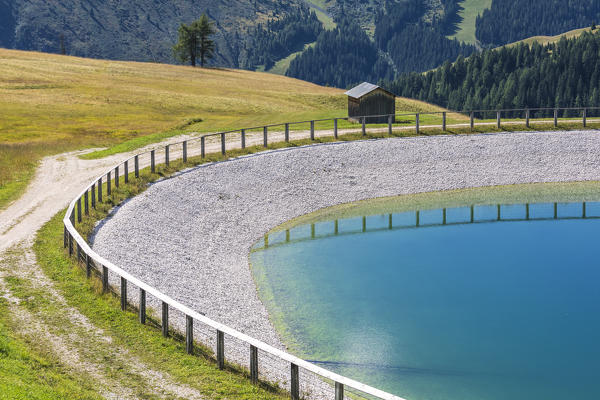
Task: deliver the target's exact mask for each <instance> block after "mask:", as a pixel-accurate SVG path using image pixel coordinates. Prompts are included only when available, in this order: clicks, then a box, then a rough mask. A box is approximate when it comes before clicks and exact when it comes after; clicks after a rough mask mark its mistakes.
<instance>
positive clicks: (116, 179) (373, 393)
mask: <svg viewBox="0 0 600 400" xmlns="http://www.w3.org/2000/svg"><path fill="white" fill-rule="evenodd" d="M592 110H596V111H597V110H600V107H589V108H579V109H573V108H536V109H533V108H532V109H516V110H515V109H513V110H485V111H477V110H473V111H471V110H469V111H464V112H453V111H448V112H446V111H441V112H424V113H409V114H388V115H382V116H373V115H369V116H363V117H355V118H349V117H340V118H330V119H319V120H307V121H299V122H286V123H280V124H271V125H264V126H258V127H251V128H244V129H238V130H232V131H226V132H217V133H212V134H205V135H202V136H200V137H198V138H193V139H188V140H184V141H180V142H175V143H170V144H167V145H165V146H164V164H165V165H166V166H168V165H169V163H170V162H171V161H173V159H172V158H171V150H172V148H173V147H174V146H181V160H182V161H183V162H184V163H187V161H188V155H189V153H190V151H189V145H190V143H197V142H200V149H199V156H200V157H202V158H204V157H205V156H206V139H207V138H211V137H219V138H220V149H221V153H222V154H226V150H227V146H226V145H227V142H226V135H227V134H232V133H239V140H240V148H242V149H244V148H245V147H246V133H247V132H248V131H255V130H262V131H263V146H264V147H267V146H268V134H269V128H274V127H282V128H283V133H284V140H285V141H286V142H288V141H289V140H290V133H291V131H290V126H292V125H298V124H310V128H309V129H310V130H309V132H310V139H312V140H314V139H315V132H316V131H315V124H316V123H317V122H333V136H334V138H336V139H337V138H338V133H339V127H338V122H339V121H348V122H352V121H358V122H359V127H357V128H358V129H359V130H360V131H362V135H363V136H366V134H367V123H368V119H369V118H372V117H387V121H388V123H387V128H388V132H389V133H390V134H391V133H392V132H393V129H394V123H395V118H396V117H402V116H404V117H406V116H410V117H412V116H414V118H415V125H414V128H415V130H416V133H417V134H418V133H419V129H420V125H419V122H420V116H421V115H429V114H441V115H442V123H441V125H439V126H440V127H441V129H442V131H446V129H447V123H446V119H447V114H450V113H456V114H466V115H469V116H470V127H471V129H473V128H474V126H475V125H476V123H475V119H474V116H475V114H476V113H490V112H491V113H496V115H497V125H498V127H499V128H500V126H501V116H502V113H508V112H510V113H513V114H514V113H517V112H524V113H525V124H526V126H529V123H530V116H531V114H530V113H532V112H544V111H552V112H553V118H554V126H558V113H559V112H560V111H564V112H568V111H581V112H582V123H583V126H586V124H587V116H588V111H592ZM538 122H539V121H538ZM486 124H489V123H486ZM379 125H382V124H379ZM383 125H385V124H383ZM436 126H437V125H436ZM461 126H462V125H461ZM429 127H431V125H430V126H429ZM402 128H403V129H406V128H407V127H406V126H402ZM408 128H410V126H408ZM329 129H331V128H329ZM376 129H378V130H381V127H380V126H379V127H377V128H376ZM304 131H306V130H304ZM160 149H162V147H161V148H160ZM157 150H159V148H155V149H153V150H150V151H148V152H145V153H140V154H136V155H135V156H133V157H130V158H128V159H126V160H124V161H123V162H121V163H119V164H118V165H116V166H115V167H113V168H111V169H110V170H108V171H106V172H105V173H104V174H102V175H101V176H99V177H98V178H97V179H95V180H94V181H93V182H91V183H90V184H89V185H88V186H87V187H86V188H85V189H83V190H82V191H81V193H80V194H79V195H78V196H77V197H76V198H75V199H74V200H73V201H72V202H71V203H70V204H69V207H68V209H67V213H66V215H65V217H64V219H63V224H64V247H65V248H67V247H68V249H69V255H71V256H73V255H75V256H76V258H77V261H78V262H79V263H83V264H84V265H85V267H86V271H87V275H88V277H89V276H90V275H91V271H92V270H96V271H98V272H99V273H100V276H101V281H102V287H103V290H104V291H108V290H109V283H108V275H109V271H110V273H113V274H116V276H117V277H118V278H120V283H121V284H120V297H121V308H122V309H123V310H126V308H127V290H128V287H129V285H133V286H135V287H137V288H138V289H139V306H138V313H139V321H140V323H145V322H146V303H147V296H148V295H151V296H153V297H154V299H156V300H158V301H159V302H160V303H161V306H162V307H161V328H162V333H163V335H164V336H168V335H169V310H170V309H173V310H176V311H178V312H180V313H182V314H183V315H185V321H186V329H185V341H186V351H187V353H193V350H194V337H193V336H194V323H200V324H202V325H203V326H206V327H210V328H212V329H214V330H216V338H215V339H216V359H217V364H218V366H219V368H220V369H223V368H224V366H225V351H224V350H225V341H224V338H225V335H228V337H230V338H232V339H234V340H235V341H238V342H242V343H245V344H247V345H249V347H250V354H249V356H250V357H249V360H250V362H249V370H250V379H251V380H252V382H253V383H257V382H258V379H259V366H258V351H259V350H260V351H262V352H263V353H264V354H265V355H266V356H268V357H271V358H275V359H277V360H279V361H284V362H286V363H289V366H290V370H289V383H290V387H289V392H290V395H291V398H292V399H294V400H298V399H300V398H301V393H300V377H301V376H302V375H301V374H300V368H302V369H303V370H305V371H308V372H310V373H312V374H315V375H317V376H318V377H320V378H321V379H322V380H323V381H324V382H331V383H333V385H332V386H333V387H334V388H335V390H334V392H333V394H334V396H335V399H336V400H342V399H344V398H345V396H344V391H345V390H346V391H347V392H350V393H352V394H354V395H355V394H358V393H356V392H357V391H358V392H360V394H362V396H363V397H365V396H364V395H367V396H369V397H366V398H373V397H374V398H378V399H384V400H403V399H402V398H400V397H398V396H395V395H393V394H390V393H387V392H384V391H382V390H379V389H376V388H373V387H371V386H368V385H365V384H363V383H360V382H358V381H355V380H353V379H350V378H347V377H344V376H342V375H339V374H337V373H334V372H331V371H329V370H326V369H324V368H321V367H319V366H317V365H315V364H313V363H311V362H308V361H305V360H302V359H300V358H298V357H296V356H293V355H291V354H289V353H287V352H285V351H282V350H280V349H277V348H275V347H273V346H270V345H268V344H266V343H264V342H262V341H260V340H257V339H255V338H252V337H250V336H248V335H246V334H244V333H242V332H239V331H237V330H235V329H233V328H231V327H229V326H226V325H224V324H221V323H219V322H217V321H214V320H212V319H210V318H208V317H206V316H205V315H203V314H202V313H199V312H197V311H194V310H192V309H191V308H189V307H187V306H185V305H183V304H181V303H179V302H178V301H176V300H174V299H173V298H171V297H169V296H167V295H166V294H164V293H162V292H160V291H159V290H157V289H156V288H154V287H152V286H150V285H148V284H146V283H145V282H143V281H142V280H140V279H138V278H136V277H135V276H133V275H131V274H129V273H128V272H127V271H125V270H123V269H121V268H120V267H118V266H116V265H115V264H113V263H112V262H110V261H109V260H107V259H105V258H103V257H101V256H100V255H98V254H97V253H95V252H94V251H93V250H92V248H91V247H90V246H89V245H88V243H87V242H86V241H85V240H84V238H82V237H81V235H80V234H79V232H78V231H77V230H76V228H75V226H76V223H80V222H81V221H82V218H83V215H88V214H89V210H90V207H91V208H95V207H96V204H97V202H99V203H101V202H103V188H104V184H106V194H107V195H110V194H111V191H112V184H113V183H114V185H115V187H119V184H120V181H121V178H120V174H122V175H123V180H124V182H125V183H128V182H129V179H130V169H131V167H133V178H134V179H136V178H139V177H140V157H141V156H143V155H149V156H150V160H149V161H150V162H149V167H150V171H151V172H152V173H154V172H156V165H157V162H156V151H157ZM131 161H133V166H132V165H131V164H130V162H131ZM121 167H123V169H122V170H121ZM113 173H114V174H113ZM105 177H106V181H105V182H103V180H104V178H105ZM268 357H267V358H268ZM328 385H329V384H328ZM321 397H322V396H321Z"/></svg>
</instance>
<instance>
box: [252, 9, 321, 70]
mask: <svg viewBox="0 0 600 400" xmlns="http://www.w3.org/2000/svg"><path fill="white" fill-rule="evenodd" d="M322 31H323V24H322V23H321V21H319V19H318V18H317V15H316V14H315V12H314V11H310V10H309V9H308V7H306V6H301V7H298V8H296V9H294V10H293V11H291V12H289V14H287V15H286V16H284V17H283V18H279V19H269V20H268V21H267V23H266V24H258V25H257V26H256V27H255V28H253V29H252V30H251V32H250V35H249V37H250V38H251V39H249V40H248V41H246V43H245V45H244V46H245V48H246V50H247V54H248V59H247V60H246V64H245V65H243V67H244V68H247V69H255V68H256V67H258V66H264V69H265V70H268V69H270V68H271V67H272V66H273V65H274V64H275V62H277V60H280V59H282V58H285V57H287V56H289V55H290V54H292V53H295V52H297V51H300V50H302V49H303V48H304V45H305V44H307V43H312V42H314V41H315V40H317V37H318V36H319V34H320V33H321V32H322Z"/></svg>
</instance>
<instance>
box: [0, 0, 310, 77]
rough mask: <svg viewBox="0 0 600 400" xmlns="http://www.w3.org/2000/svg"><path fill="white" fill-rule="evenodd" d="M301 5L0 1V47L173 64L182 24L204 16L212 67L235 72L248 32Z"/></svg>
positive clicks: (266, 0) (266, 1) (210, 0)
mask: <svg viewBox="0 0 600 400" xmlns="http://www.w3.org/2000/svg"><path fill="white" fill-rule="evenodd" d="M301 4H302V5H303V3H302V2H301V0H255V1H247V0H189V1H186V0H173V1H169V0H134V1H119V0H108V1H103V0H64V1H60V2H47V1H45V0H14V1H11V0H0V47H5V48H14V49H22V50H37V51H43V52H50V53H58V52H59V51H60V48H61V44H60V42H61V35H62V36H64V43H65V47H66V51H67V53H68V54H70V55H75V56H82V57H92V58H107V59H121V60H133V61H156V62H173V61H174V59H173V55H172V50H171V47H172V45H173V44H174V42H175V41H176V38H177V28H178V26H179V24H180V23H182V22H184V23H188V22H190V21H192V20H195V19H197V18H198V17H199V16H200V15H201V14H202V13H203V12H206V14H207V15H208V16H209V17H210V18H211V19H212V20H214V21H215V27H216V29H217V33H216V35H215V40H216V42H217V53H216V58H215V60H214V62H213V64H215V65H220V66H229V67H237V66H238V65H239V63H240V58H242V59H243V58H244V57H245V55H244V43H245V42H246V40H247V39H248V30H249V28H251V27H254V26H256V25H257V24H258V23H261V22H262V23H264V22H266V21H267V20H268V19H269V18H280V17H282V16H285V15H287V14H289V13H290V12H293V10H294V9H296V8H298V7H299V6H300V5H301Z"/></svg>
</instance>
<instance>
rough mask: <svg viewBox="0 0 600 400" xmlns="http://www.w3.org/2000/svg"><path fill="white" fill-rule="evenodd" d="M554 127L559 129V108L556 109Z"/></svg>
mask: <svg viewBox="0 0 600 400" xmlns="http://www.w3.org/2000/svg"><path fill="white" fill-rule="evenodd" d="M554 127H555V128H556V127H558V108H555V109H554Z"/></svg>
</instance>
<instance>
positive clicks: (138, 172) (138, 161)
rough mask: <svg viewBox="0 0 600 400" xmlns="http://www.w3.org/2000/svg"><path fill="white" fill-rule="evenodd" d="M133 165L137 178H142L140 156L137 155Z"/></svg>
mask: <svg viewBox="0 0 600 400" xmlns="http://www.w3.org/2000/svg"><path fill="white" fill-rule="evenodd" d="M133 164H134V168H135V177H136V178H139V177H140V156H138V155H136V156H135V157H134V159H133Z"/></svg>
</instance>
